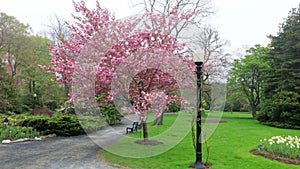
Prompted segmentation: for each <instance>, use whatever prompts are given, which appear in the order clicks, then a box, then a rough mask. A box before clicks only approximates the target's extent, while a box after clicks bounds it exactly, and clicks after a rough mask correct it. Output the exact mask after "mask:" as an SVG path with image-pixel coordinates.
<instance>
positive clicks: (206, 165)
mask: <svg viewBox="0 0 300 169" xmlns="http://www.w3.org/2000/svg"><path fill="white" fill-rule="evenodd" d="M204 165H205V168H206V169H209V168H210V167H211V166H212V164H210V163H205V164H204ZM189 168H195V164H194V163H193V164H191V165H190V166H189Z"/></svg>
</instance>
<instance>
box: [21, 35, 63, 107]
mask: <svg viewBox="0 0 300 169" xmlns="http://www.w3.org/2000/svg"><path fill="white" fill-rule="evenodd" d="M26 42H27V43H26V44H27V46H28V49H27V50H28V52H27V53H28V55H27V56H26V57H25V58H24V59H23V62H22V63H21V66H20V68H21V70H22V72H21V73H20V74H19V75H18V78H21V79H22V81H23V83H24V95H25V96H24V97H25V98H26V99H24V101H25V102H26V103H27V105H31V103H32V100H31V99H32V98H33V95H34V94H37V96H38V99H39V103H40V104H41V106H42V105H47V104H49V103H50V102H53V103H60V102H61V100H62V96H63V95H62V94H60V93H62V90H61V87H60V86H59V85H58V84H57V83H55V82H53V81H51V78H52V76H51V75H49V74H47V73H46V72H44V71H41V68H39V66H38V65H40V64H43V65H50V62H49V57H50V53H49V45H50V40H49V39H47V38H43V37H40V36H28V37H27V40H26ZM29 98H31V99H29ZM30 101H31V102H30Z"/></svg>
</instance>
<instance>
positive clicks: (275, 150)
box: [258, 136, 300, 165]
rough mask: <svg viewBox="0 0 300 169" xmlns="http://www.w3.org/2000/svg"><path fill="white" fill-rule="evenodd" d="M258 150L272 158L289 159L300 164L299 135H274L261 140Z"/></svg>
mask: <svg viewBox="0 0 300 169" xmlns="http://www.w3.org/2000/svg"><path fill="white" fill-rule="evenodd" d="M258 151H259V152H260V153H261V154H263V155H265V156H268V157H269V158H270V157H272V159H281V160H285V161H286V160H288V161H289V162H290V163H293V164H298V165H300V138H298V137H297V136H287V137H283V136H273V137H271V138H265V139H262V140H260V144H259V145H258Z"/></svg>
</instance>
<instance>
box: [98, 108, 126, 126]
mask: <svg viewBox="0 0 300 169" xmlns="http://www.w3.org/2000/svg"><path fill="white" fill-rule="evenodd" d="M100 111H101V114H102V116H103V117H104V118H105V119H106V122H107V123H108V124H109V125H114V124H117V123H119V122H120V121H121V118H122V115H121V113H120V112H119V111H118V110H117V108H116V106H115V105H114V104H106V105H104V106H102V107H100Z"/></svg>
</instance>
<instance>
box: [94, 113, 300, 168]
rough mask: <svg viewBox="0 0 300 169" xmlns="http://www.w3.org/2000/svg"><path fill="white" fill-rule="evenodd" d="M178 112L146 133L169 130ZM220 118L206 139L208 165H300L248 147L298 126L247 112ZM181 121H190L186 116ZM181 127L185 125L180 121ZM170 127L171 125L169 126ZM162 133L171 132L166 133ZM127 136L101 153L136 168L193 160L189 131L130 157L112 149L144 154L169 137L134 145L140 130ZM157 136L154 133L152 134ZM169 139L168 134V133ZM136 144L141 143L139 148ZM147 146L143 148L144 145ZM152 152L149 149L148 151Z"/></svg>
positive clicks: (179, 165) (299, 133) (178, 165)
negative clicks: (282, 126) (287, 126)
mask: <svg viewBox="0 0 300 169" xmlns="http://www.w3.org/2000/svg"><path fill="white" fill-rule="evenodd" d="M176 117H177V116H165V117H164V125H162V126H150V125H149V126H148V127H149V134H150V137H151V136H155V135H159V134H160V133H161V132H163V133H164V131H168V129H169V128H170V126H172V124H174V120H175V119H176ZM222 120H226V121H227V122H226V123H220V124H219V126H218V128H217V129H216V130H215V132H214V133H213V135H212V137H210V138H209V140H208V145H209V147H210V153H209V160H208V162H209V163H211V164H213V165H212V167H211V169H233V168H239V169H298V168H299V165H298V166H296V165H291V164H284V163H280V162H277V161H272V160H269V159H265V158H263V157H260V156H255V155H252V154H251V153H250V151H251V150H253V149H256V148H257V145H258V144H259V140H260V139H263V138H269V137H271V136H275V135H282V136H287V135H292V136H298V137H300V131H299V130H289V129H279V128H274V127H269V126H264V125H261V124H259V123H258V122H257V121H256V120H253V119H252V118H251V115H250V114H244V113H232V114H231V113H224V114H223V117H222ZM183 122H186V123H190V122H188V121H187V120H186V119H185V120H183ZM182 125H183V126H184V127H186V126H187V125H185V124H183V123H182ZM171 128H172V127H171ZM184 131H185V130H178V129H176V131H175V132H174V131H172V132H174V137H176V132H177V133H179V132H184ZM165 135H172V134H170V133H165ZM130 137H131V139H128V137H126V138H124V139H121V140H119V141H118V142H117V143H115V144H113V145H111V146H109V147H107V148H106V150H102V151H100V156H101V157H102V158H103V159H105V160H106V161H107V162H109V163H111V164H118V165H120V166H128V167H129V168H138V169H169V168H172V169H175V168H178V169H184V168H188V167H189V165H190V164H192V163H194V161H195V150H194V147H193V145H192V135H191V132H189V133H188V134H187V135H186V136H185V137H184V138H183V140H181V141H180V143H179V144H177V145H176V146H174V147H172V148H170V149H169V150H168V151H166V152H164V153H161V154H159V155H155V156H151V157H147V158H130V157H124V156H118V155H116V154H119V153H115V152H114V150H118V152H125V153H121V154H122V155H124V154H125V155H126V154H127V153H128V154H130V150H131V151H132V149H135V150H136V151H134V152H135V153H137V154H136V156H144V155H145V154H147V153H149V152H155V151H159V150H164V149H166V147H165V146H167V145H166V143H167V144H169V143H172V142H169V140H165V141H162V140H158V141H162V142H164V143H165V144H163V145H158V146H145V145H137V144H135V143H134V140H137V139H139V138H140V132H136V133H134V134H132V135H130ZM154 138H156V137H154ZM168 139H169V137H168ZM139 147H143V148H141V149H140V150H139ZM145 147H146V149H145ZM150 154H151V153H150ZM206 157H207V152H206V145H205V144H203V161H205V159H206Z"/></svg>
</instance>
